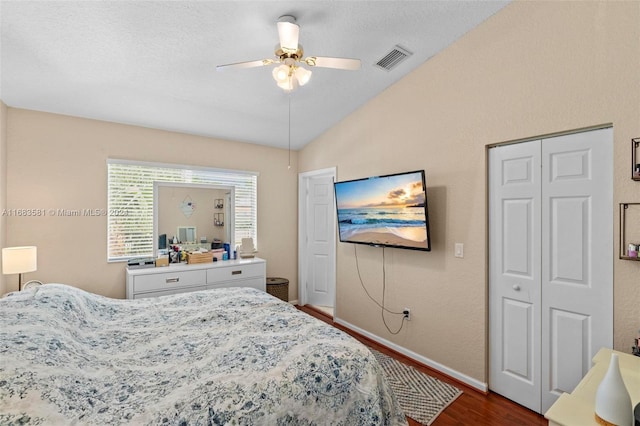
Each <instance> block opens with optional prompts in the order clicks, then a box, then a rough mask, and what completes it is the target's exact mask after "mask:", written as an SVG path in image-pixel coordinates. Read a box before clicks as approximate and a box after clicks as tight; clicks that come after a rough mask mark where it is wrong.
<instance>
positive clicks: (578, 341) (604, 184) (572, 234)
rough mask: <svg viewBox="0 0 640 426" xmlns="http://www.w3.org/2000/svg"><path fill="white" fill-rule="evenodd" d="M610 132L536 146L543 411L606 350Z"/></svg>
mask: <svg viewBox="0 0 640 426" xmlns="http://www.w3.org/2000/svg"><path fill="white" fill-rule="evenodd" d="M612 141H613V131H612V129H610V128H609V129H602V130H596V131H591V132H584V133H577V134H572V135H566V136H559V137H555V138H552V139H549V140H546V141H545V143H543V144H542V158H543V160H542V194H543V197H542V212H543V213H542V231H543V232H542V246H543V248H544V251H543V253H544V256H543V258H542V335H543V336H545V337H544V338H543V339H542V357H543V359H544V362H543V363H542V410H543V412H544V411H546V410H547V409H549V407H551V405H552V404H553V403H554V402H555V400H556V399H557V398H558V397H559V396H560V395H561V394H562V393H563V392H571V391H572V390H573V388H574V387H575V386H576V385H577V384H578V382H580V380H581V379H582V377H583V376H584V375H585V373H586V372H587V371H588V370H589V368H590V367H591V358H593V356H594V355H595V354H596V352H597V351H598V350H599V349H600V348H601V347H609V348H611V347H613V261H612V256H613V228H612V226H613V225H612V224H613V207H612V206H613V145H612Z"/></svg>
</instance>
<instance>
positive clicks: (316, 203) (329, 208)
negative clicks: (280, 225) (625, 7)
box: [305, 176, 336, 307]
mask: <svg viewBox="0 0 640 426" xmlns="http://www.w3.org/2000/svg"><path fill="white" fill-rule="evenodd" d="M307 190H308V198H307V200H308V204H307V232H306V234H307V247H308V250H307V256H308V257H307V273H306V283H305V285H306V290H307V303H309V304H311V305H318V306H329V307H333V304H334V299H335V296H334V294H335V259H334V258H333V257H332V256H334V248H335V245H336V231H335V208H334V201H333V200H334V195H333V177H332V176H317V177H312V178H310V179H309V180H308V187H307Z"/></svg>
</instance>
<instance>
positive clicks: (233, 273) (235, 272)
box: [231, 271, 242, 275]
mask: <svg viewBox="0 0 640 426" xmlns="http://www.w3.org/2000/svg"><path fill="white" fill-rule="evenodd" d="M241 273H242V271H231V275H240V274H241Z"/></svg>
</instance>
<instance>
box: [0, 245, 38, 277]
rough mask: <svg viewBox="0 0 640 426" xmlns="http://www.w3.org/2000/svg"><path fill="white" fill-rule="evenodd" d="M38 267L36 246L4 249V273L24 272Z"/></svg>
mask: <svg viewBox="0 0 640 426" xmlns="http://www.w3.org/2000/svg"><path fill="white" fill-rule="evenodd" d="M37 269H38V249H37V247H34V246H27V247H5V248H3V249H2V273H3V274H5V275H8V274H22V273H25V272H33V271H35V270H37Z"/></svg>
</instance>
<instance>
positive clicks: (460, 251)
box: [453, 243, 464, 257]
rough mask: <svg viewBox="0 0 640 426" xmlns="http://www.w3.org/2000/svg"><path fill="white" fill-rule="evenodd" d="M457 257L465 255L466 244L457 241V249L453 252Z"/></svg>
mask: <svg viewBox="0 0 640 426" xmlns="http://www.w3.org/2000/svg"><path fill="white" fill-rule="evenodd" d="M453 255H454V256H455V257H464V244H462V243H456V246H455V251H454V253H453Z"/></svg>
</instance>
